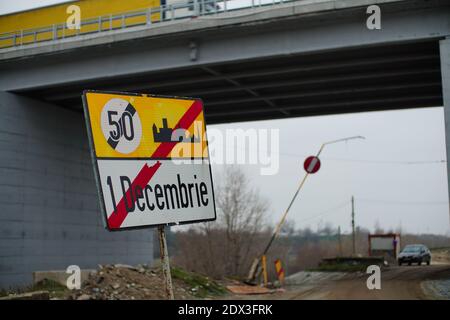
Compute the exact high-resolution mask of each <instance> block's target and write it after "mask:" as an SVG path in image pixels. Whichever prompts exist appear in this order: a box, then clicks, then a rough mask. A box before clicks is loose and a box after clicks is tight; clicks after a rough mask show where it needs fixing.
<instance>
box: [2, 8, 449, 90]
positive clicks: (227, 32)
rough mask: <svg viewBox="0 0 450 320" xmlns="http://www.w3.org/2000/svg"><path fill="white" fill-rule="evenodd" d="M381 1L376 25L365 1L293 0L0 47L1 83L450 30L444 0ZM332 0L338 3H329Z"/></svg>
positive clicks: (49, 83) (125, 73) (15, 86)
mask: <svg viewBox="0 0 450 320" xmlns="http://www.w3.org/2000/svg"><path fill="white" fill-rule="evenodd" d="M385 2H386V1H377V0H371V1H366V2H365V3H366V4H373V3H378V4H379V5H380V6H381V8H382V29H381V30H368V29H367V27H366V19H367V14H366V11H365V10H366V6H365V5H361V2H360V1H359V0H358V1H345V2H343V1H339V2H334V1H329V2H321V3H320V5H321V6H324V8H323V9H322V11H320V12H312V11H311V12H307V11H306V10H307V5H306V4H304V3H303V1H297V2H295V3H293V4H292V5H289V6H287V7H284V6H281V7H279V8H274V9H271V10H265V11H261V12H256V11H255V14H252V15H241V16H236V17H232V19H231V18H230V19H215V18H214V19H194V20H188V21H179V22H175V23H172V24H168V25H163V24H162V25H161V26H160V27H158V28H156V27H155V28H146V29H139V30H125V31H113V32H112V33H110V34H104V35H103V34H100V35H95V36H84V37H81V38H80V39H67V40H65V41H63V42H59V43H51V44H45V43H43V44H39V45H36V47H29V46H24V47H23V48H14V50H11V51H2V52H1V53H0V90H4V91H14V92H20V91H25V90H33V89H38V88H49V87H56V86H70V85H74V84H80V83H88V82H89V83H99V82H102V81H106V80H111V79H117V78H120V77H130V76H132V77H134V76H139V75H147V74H149V75H151V74H153V73H155V72H161V71H165V70H167V71H170V70H181V69H183V68H184V69H186V68H193V67H197V66H216V65H220V64H224V63H234V62H241V61H249V60H254V59H262V58H275V59H276V58H277V57H286V56H290V55H297V54H307V53H315V52H321V51H326V50H338V49H343V48H351V47H370V46H373V45H379V44H389V43H392V44H393V43H402V42H408V41H426V40H432V39H439V38H442V37H445V36H447V35H450V26H449V24H448V21H449V19H450V10H448V8H449V5H448V4H447V3H446V2H445V1H438V0H432V1H420V0H416V1H399V2H391V3H385ZM388 2H389V1H388ZM336 3H342V4H341V6H340V7H339V8H333V5H337V4H336ZM344 3H345V4H346V6H347V7H346V6H344ZM318 5H319V4H316V5H315V6H318ZM330 5H331V7H330ZM309 10H312V9H309ZM305 11H306V12H305ZM249 19H253V20H249ZM169 31H170V32H169ZM192 40H195V41H196V43H198V49H197V50H198V58H197V59H196V60H195V61H192V60H191V59H190V47H189V44H190V42H191V41H192ZM293 67H295V66H293ZM148 82H151V77H149V78H148Z"/></svg>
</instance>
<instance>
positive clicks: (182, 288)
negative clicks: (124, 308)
mask: <svg viewBox="0 0 450 320" xmlns="http://www.w3.org/2000/svg"><path fill="white" fill-rule="evenodd" d="M172 276H173V291H174V295H175V299H198V298H202V299H205V298H206V299H208V297H210V296H211V297H212V296H217V295H220V294H224V293H225V292H226V291H225V289H222V287H221V286H219V285H218V284H217V283H215V282H214V281H212V280H210V279H209V278H207V277H203V276H199V275H197V274H192V273H189V272H186V271H184V270H181V269H172ZM63 298H64V299H70V300H124V299H125V300H142V299H166V293H165V285H164V278H163V274H162V270H161V268H158V267H156V268H149V267H147V266H145V265H138V266H137V267H133V266H128V265H120V264H116V265H104V266H102V265H99V268H98V270H97V271H96V272H94V273H91V274H90V275H89V277H88V280H87V281H85V282H84V283H83V284H82V287H81V289H80V290H71V291H67V294H66V295H65V296H64V297H63Z"/></svg>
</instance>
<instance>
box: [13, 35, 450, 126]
mask: <svg viewBox="0 0 450 320" xmlns="http://www.w3.org/2000/svg"><path fill="white" fill-rule="evenodd" d="M441 82H442V77H441V69H440V52H439V41H438V40H431V41H426V42H415V43H414V42H408V43H404V44H393V45H392V44H391V45H377V46H369V47H364V48H358V49H341V50H333V51H326V52H321V53H315V54H297V55H283V56H276V57H271V58H270V59H254V60H250V61H244V62H239V63H222V64H217V65H215V64H211V65H203V66H197V65H196V66H191V67H189V68H182V69H177V70H171V71H164V72H152V73H146V74H141V75H137V76H136V75H134V76H133V77H117V78H114V79H105V80H102V81H99V80H98V79H97V80H96V81H95V82H84V83H82V84H81V83H80V84H72V85H66V86H63V87H52V88H51V89H37V90H32V91H23V92H20V93H21V94H24V95H27V96H29V97H33V98H37V99H40V100H44V101H47V102H51V103H54V104H56V105H60V106H63V107H65V108H69V109H74V110H77V111H80V112H81V98H80V96H81V93H82V91H83V90H84V89H87V88H89V89H101V90H115V91H116V90H119V91H133V92H144V93H151V94H160V95H177V96H191V97H200V98H202V99H204V103H205V108H206V116H207V121H208V123H209V124H212V123H224V122H237V121H250V120H263V119H276V118H286V117H299V116H308V115H324V114H339V113H349V112H364V111H374V110H391V109H403V108H421V107H432V106H442V105H443V99H442V83H441Z"/></svg>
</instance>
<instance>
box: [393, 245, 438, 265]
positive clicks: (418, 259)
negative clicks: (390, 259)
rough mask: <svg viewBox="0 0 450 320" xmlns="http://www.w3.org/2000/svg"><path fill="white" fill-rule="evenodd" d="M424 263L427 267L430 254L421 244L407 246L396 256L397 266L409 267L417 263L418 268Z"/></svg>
mask: <svg viewBox="0 0 450 320" xmlns="http://www.w3.org/2000/svg"><path fill="white" fill-rule="evenodd" d="M422 262H425V263H426V264H427V265H430V263H431V252H430V250H429V249H428V248H427V247H426V246H424V245H423V244H408V245H407V246H405V247H404V248H403V250H402V252H400V254H399V255H398V265H399V266H401V265H402V264H403V263H407V264H408V265H411V264H412V263H417V264H418V265H419V266H420V265H421V264H422Z"/></svg>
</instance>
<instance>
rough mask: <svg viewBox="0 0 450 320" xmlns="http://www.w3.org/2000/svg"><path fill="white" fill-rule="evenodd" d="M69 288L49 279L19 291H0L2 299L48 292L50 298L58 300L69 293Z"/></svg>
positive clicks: (18, 289)
mask: <svg viewBox="0 0 450 320" xmlns="http://www.w3.org/2000/svg"><path fill="white" fill-rule="evenodd" d="M67 290H68V289H67V287H65V286H63V285H62V284H60V283H58V282H56V281H53V280H49V279H43V280H42V281H39V282H38V283H35V284H33V285H30V286H27V287H23V288H17V289H11V290H4V289H2V290H0V297H6V296H9V295H12V294H23V293H28V292H33V291H48V292H49V295H50V298H56V297H62V296H64V294H65V293H66V291H67Z"/></svg>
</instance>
